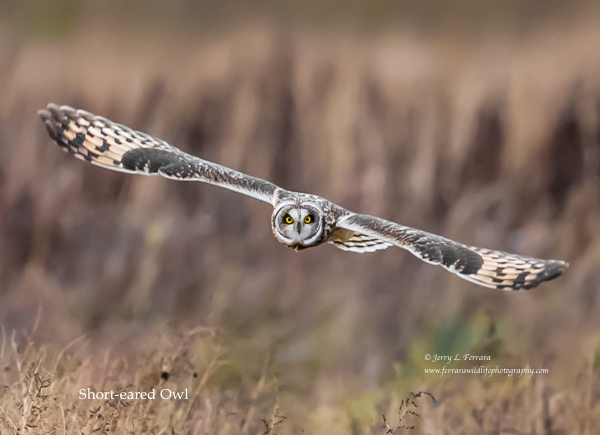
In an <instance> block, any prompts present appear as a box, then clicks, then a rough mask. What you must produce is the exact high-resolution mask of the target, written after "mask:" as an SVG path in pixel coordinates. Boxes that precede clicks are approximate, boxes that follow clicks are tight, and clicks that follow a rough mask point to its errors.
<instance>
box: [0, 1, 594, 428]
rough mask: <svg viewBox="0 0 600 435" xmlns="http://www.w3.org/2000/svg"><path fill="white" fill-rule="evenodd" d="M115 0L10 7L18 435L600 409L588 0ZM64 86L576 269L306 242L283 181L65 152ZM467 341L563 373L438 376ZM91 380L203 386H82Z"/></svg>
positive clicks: (493, 244)
mask: <svg viewBox="0 0 600 435" xmlns="http://www.w3.org/2000/svg"><path fill="white" fill-rule="evenodd" d="M24 3H25V2H24ZM34 3H35V2H32V4H34ZM117 3H118V2H110V3H107V4H108V5H110V7H108V6H107V7H103V6H102V3H101V2H90V3H89V5H87V6H81V5H79V4H78V3H77V2H69V1H62V2H57V4H58V5H60V7H58V6H57V9H54V8H51V7H50V6H47V5H46V6H44V4H45V3H44V2H38V3H35V4H37V6H27V7H26V6H22V5H21V6H19V3H17V2H6V5H8V6H10V8H8V9H7V10H9V11H10V14H9V15H5V16H4V17H3V18H1V19H0V91H1V95H2V97H1V98H0V324H1V325H2V330H1V336H0V433H2V434H4V433H6V434H16V433H20V434H24V433H58V434H62V433H135V434H141V433H164V434H171V433H173V434H180V433H191V434H259V435H260V434H282V435H283V434H301V433H304V434H327V435H337V434H372V435H379V434H382V435H383V434H384V433H392V434H396V435H397V434H403V433H412V434H415V435H417V434H462V433H464V434H468V433H477V434H500V433H503V434H509V433H510V434H514V433H518V434H567V433H568V434H593V433H598V431H600V378H599V373H600V333H599V327H600V296H599V292H598V290H599V283H600V25H599V23H600V18H599V17H600V15H599V14H598V11H597V10H596V9H594V8H593V7H592V6H591V5H592V3H591V2H590V3H589V4H588V3H587V2H577V3H574V5H577V6H573V7H572V9H573V10H571V8H564V7H562V6H557V5H556V4H554V2H549V4H550V6H552V5H554V6H552V8H554V9H551V11H552V13H551V14H550V13H548V14H541V15H542V18H543V19H542V18H540V19H539V20H537V19H534V18H532V17H534V16H536V10H535V9H533V10H528V9H526V8H524V9H519V7H520V6H519V5H521V6H522V4H521V2H509V3H510V5H512V6H510V5H509V6H510V7H509V6H507V9H506V11H504V10H500V9H497V10H496V9H494V8H492V6H491V2H487V3H485V2H484V4H488V6H489V7H490V8H491V9H485V7H483V6H480V7H482V11H487V12H486V13H485V14H483V15H482V17H481V19H479V18H478V15H477V13H478V12H477V10H475V11H474V12H473V11H472V12H473V15H472V16H471V15H469V16H467V17H463V15H464V13H465V11H467V10H471V9H469V8H468V7H467V6H465V5H462V4H461V5H459V2H453V3H454V4H456V5H457V8H458V9H457V10H450V8H449V7H448V9H444V8H439V9H438V8H436V5H438V2H427V3H424V5H425V6H423V7H424V8H425V10H424V11H423V13H424V14H425V15H424V16H426V17H431V18H430V19H431V22H429V21H427V19H426V18H423V17H421V16H420V15H419V10H418V8H417V9H411V8H409V9H406V10H404V9H402V8H400V9H398V10H396V9H394V8H392V7H391V6H389V7H390V8H391V9H390V11H391V12H390V14H392V15H394V14H395V15H394V16H396V15H398V14H400V15H401V14H402V13H406V17H405V18H404V19H402V20H398V21H394V19H392V18H390V17H388V16H387V15H386V14H387V13H386V11H387V10H388V9H386V7H383V6H381V8H377V7H373V9H372V10H371V9H369V8H367V7H366V6H361V5H360V4H359V3H358V2H349V4H350V5H351V6H348V8H349V9H350V11H349V12H348V13H347V14H342V17H341V18H340V20H339V21H336V23H337V24H336V25H331V26H329V25H328V20H332V19H333V18H332V17H333V16H334V15H335V11H336V8H342V9H343V5H338V4H335V5H334V4H333V3H332V4H331V5H330V6H328V7H327V8H326V12H324V14H323V15H322V16H321V15H320V14H318V13H317V12H315V11H314V9H313V8H315V7H316V3H313V2H308V1H305V2H299V3H298V6H294V4H293V3H291V2H284V3H282V4H283V5H284V6H277V7H276V6H274V3H269V2H262V3H261V2H259V3H260V4H261V5H262V6H261V7H262V8H263V9H261V10H274V11H276V13H275V12H274V15H273V16H267V18H264V19H258V18H256V16H257V15H258V13H255V12H252V11H251V8H250V7H249V6H246V8H248V9H247V10H246V9H243V10H241V11H238V12H237V13H229V12H227V13H226V12H223V14H224V15H223V16H221V15H219V14H216V13H215V12H214V11H213V12H210V13H209V14H208V16H206V17H203V18H202V19H200V18H198V21H197V22H196V21H195V20H196V18H197V17H198V14H201V12H202V7H205V8H206V10H207V11H210V10H212V9H211V7H212V6H211V5H212V3H211V2H203V3H202V5H204V6H202V7H201V6H190V5H189V4H188V3H193V2H183V1H181V2H173V4H176V5H179V6H178V7H179V8H180V9H177V8H175V7H172V8H169V9H168V10H162V9H161V8H160V6H158V5H157V4H156V3H150V4H151V5H153V6H152V7H149V8H148V9H147V10H146V9H144V8H143V7H142V6H141V5H139V4H137V3H135V2H131V3H127V4H130V5H131V8H132V9H131V10H129V9H127V8H125V7H124V6H119V5H118V4H117ZM376 3H377V4H378V5H384V3H385V2H376ZM534 3H536V4H540V3H539V2H534ZM28 4H29V3H28ZM82 4H83V3H82ZM224 4H225V5H229V6H227V7H225V6H223V9H222V10H223V11H227V10H228V8H235V7H236V6H235V3H233V2H232V3H228V2H226V3H224ZM385 4H386V5H387V3H385ZM390 4H391V3H390ZM186 5H187V6H186ZM426 5H431V7H432V9H433V10H435V13H434V12H432V11H428V10H427V7H426ZM458 6H460V7H458ZM518 6H519V7H518ZM550 6H548V7H549V8H550ZM186 7H189V8H190V9H189V10H188V9H186ZM269 8H272V9H269ZM511 8H512V9H511ZM141 11H145V13H142V12H141ZM511 11H512V12H511ZM479 12H481V11H479ZM138 13H139V14H138ZM162 13H164V16H161V14H162ZM246 13H247V14H248V16H249V17H252V19H250V18H249V19H248V20H244V16H245V14H246ZM278 14H280V15H278ZM294 14H297V15H301V16H302V19H301V20H299V21H293V20H289V19H288V18H286V19H283V18H282V17H289V16H293V15H294ZM353 14H358V15H360V16H362V17H366V18H364V20H362V21H360V20H358V21H360V22H357V20H356V19H354V20H353V19H352V16H354V15H353ZM427 14H429V15H427ZM186 15H189V17H187V18H186ZM230 15H231V16H230ZM448 16H449V17H451V18H450V19H448V20H443V19H442V18H443V17H448ZM517 16H518V17H520V20H517V19H515V17H517ZM232 17H233V18H232ZM419 17H421V18H419ZM563 17H564V19H563ZM159 18H160V19H159ZM495 18H498V20H497V23H498V24H497V25H493V26H492V25H487V24H489V23H490V22H492V21H493V20H494V19H495ZM411 20H412V21H411ZM223 22H226V23H228V24H226V25H225V24H223V25H220V23H223ZM415 23H416V24H415ZM428 23H429V24H428ZM49 102H54V103H57V104H67V105H70V106H73V107H77V108H82V109H85V110H88V111H90V112H93V113H95V114H98V115H102V116H105V117H107V118H109V119H111V120H114V121H116V122H119V123H122V124H125V125H128V126H131V127H133V128H135V129H137V130H143V131H146V132H148V133H151V134H153V135H155V136H157V137H160V138H162V139H165V140H167V141H169V142H171V143H173V144H175V145H176V146H178V147H180V148H182V149H183V150H185V151H188V152H190V153H192V154H195V155H198V156H201V157H202V158H204V159H206V160H210V161H214V162H218V163H220V164H223V165H226V166H229V167H232V168H235V169H237V170H240V171H243V172H246V173H249V174H252V175H255V176H258V177H261V178H265V179H269V180H271V181H273V182H275V183H276V184H278V185H280V186H282V187H285V188H288V189H294V190H299V191H304V192H311V193H315V194H318V195H321V196H324V197H326V198H328V199H330V200H332V201H334V202H335V203H337V204H340V205H341V206H343V207H345V208H348V209H350V210H353V211H357V212H362V213H367V214H372V215H377V216H381V217H384V218H386V219H389V220H392V221H396V222H399V223H402V224H404V225H409V226H413V227H417V228H420V229H424V230H427V231H430V232H434V233H438V234H443V235H444V236H447V237H450V238H453V239H455V240H458V241H461V242H464V243H468V244H471V245H477V246H483V247H489V248H494V249H500V250H505V251H510V252H515V253H518V254H521V255H527V256H535V257H540V258H557V259H563V260H566V261H568V262H569V263H570V264H571V267H570V268H569V270H568V271H567V273H566V274H565V275H564V276H563V277H561V278H559V279H557V280H555V281H552V282H549V283H545V284H543V285H542V286H540V287H539V288H537V289H535V290H532V291H528V292H527V291H525V292H513V293H505V292H501V291H493V290H489V289H485V288H481V287H477V286H475V285H473V284H470V283H468V282H466V281H463V280H460V279H458V278H457V277H455V276H454V275H452V274H449V273H447V272H446V271H444V270H443V269H441V268H437V267H434V266H431V265H428V264H425V263H423V262H421V261H419V260H418V259H416V258H414V257H413V256H412V255H411V254H410V253H408V252H405V251H402V250H400V249H388V250H386V251H382V252H376V253H372V254H363V255H358V254H353V253H349V252H343V251H341V250H338V249H336V248H335V247H333V246H330V245H328V246H323V247H318V248H315V249H309V250H305V251H302V252H300V253H296V252H293V251H292V250H289V249H286V248H285V247H283V246H281V245H279V244H278V242H277V241H276V239H275V238H274V237H273V235H272V233H271V228H270V223H269V218H270V213H271V209H270V208H269V206H268V205H266V204H264V203H261V202H258V201H255V200H253V199H251V198H246V197H241V196H239V195H237V194H235V193H233V192H229V191H226V190H223V189H218V188H215V187H212V186H208V185H205V184H199V183H177V182H173V181H170V180H166V179H162V178H161V177H142V176H131V175H125V174H120V173H115V172H110V171H107V170H105V169H102V168H97V167H93V166H91V165H87V164H84V163H83V162H80V161H78V160H76V159H74V158H72V157H71V156H68V155H67V154H64V153H62V152H61V151H60V149H59V148H58V147H57V146H55V145H54V144H53V143H52V142H51V141H50V139H49V137H48V135H47V134H46V132H45V129H44V127H43V124H42V123H41V121H40V120H39V118H38V117H37V111H38V110H39V109H41V108H43V107H45V106H46V104H47V103H49ZM456 354H459V355H461V356H462V355H464V354H470V355H483V356H489V357H490V361H484V362H483V365H487V366H489V367H490V368H494V367H501V368H514V369H523V368H525V367H530V368H533V369H548V370H549V373H548V374H535V375H533V376H529V375H523V376H518V375H513V376H507V375H505V374H494V375H492V376H487V377H484V376H483V375H481V374H445V375H444V376H439V375H435V374H426V373H425V369H432V368H433V369H436V368H437V369H441V368H442V367H443V366H444V363H442V362H433V361H427V360H426V359H425V357H426V355H432V356H433V355H456ZM480 364H481V363H480V362H474V361H462V362H453V363H451V364H449V365H448V366H447V367H448V368H453V369H458V368H473V367H476V366H478V365H480ZM88 388H89V389H90V391H93V392H106V391H111V390H112V391H115V392H133V393H135V392H150V391H152V390H153V389H154V390H156V392H160V391H161V390H169V391H174V392H181V391H187V393H188V399H165V400H163V399H154V400H150V399H141V398H138V399H135V398H133V399H128V398H127V397H125V398H124V399H120V398H119V399H106V400H105V399H87V398H86V399H82V398H80V391H81V390H82V389H83V390H85V391H87V389H88ZM421 391H423V392H426V393H429V394H431V395H433V396H434V397H435V402H434V400H433V399H432V398H431V397H430V396H428V395H427V394H422V395H421V396H420V397H415V395H417V396H418V393H419V392H421ZM407 398H408V402H407V401H406V400H407ZM407 403H408V404H407ZM382 415H385V419H384V417H382ZM400 417H402V419H401V420H400ZM413 426H414V428H413V429H410V428H411V427H413Z"/></svg>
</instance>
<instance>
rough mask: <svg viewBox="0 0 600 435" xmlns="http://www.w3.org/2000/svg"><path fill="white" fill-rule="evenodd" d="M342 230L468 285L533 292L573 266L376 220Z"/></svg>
mask: <svg viewBox="0 0 600 435" xmlns="http://www.w3.org/2000/svg"><path fill="white" fill-rule="evenodd" d="M337 227H338V228H343V229H346V230H350V231H354V232H356V233H360V234H364V235H365V236H368V237H371V238H377V239H380V240H381V241H383V242H386V243H391V244H393V245H396V246H399V247H400V248H404V249H407V250H409V251H410V252H412V253H413V254H414V255H415V256H417V257H419V258H420V259H421V260H423V261H426V262H428V263H431V264H437V265H440V266H443V267H444V268H446V269H447V270H449V271H450V272H452V273H454V274H456V275H458V276H460V277H461V278H463V279H466V280H467V281H471V282H473V283H475V284H479V285H482V286H485V287H490V288H497V289H502V290H521V289H525V290H529V289H532V288H534V287H537V286H538V285H539V284H540V283H541V282H543V281H550V280H551V279H554V278H557V277H558V276H560V275H561V274H562V273H563V272H564V271H565V270H566V269H567V267H569V265H568V264H567V263H566V262H564V261H559V260H539V259H537V258H527V257H521V256H518V255H514V254H507V253H505V252H500V251H492V250H490V249H482V248H476V247H474V246H467V245H463V244H462V243H458V242H455V241H453V240H450V239H446V238H444V237H440V236H436V235H435V234H430V233H427V232H425V231H420V230H416V229H414V228H410V227H405V226H402V225H398V224H396V223H394V222H389V221H386V220H384V219H380V218H377V217H373V216H367V215H361V214H350V215H348V216H344V217H342V218H341V219H340V220H339V221H338V223H337Z"/></svg>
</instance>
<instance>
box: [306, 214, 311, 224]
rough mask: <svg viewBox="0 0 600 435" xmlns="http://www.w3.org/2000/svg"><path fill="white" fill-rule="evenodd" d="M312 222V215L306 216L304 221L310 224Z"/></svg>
mask: <svg viewBox="0 0 600 435" xmlns="http://www.w3.org/2000/svg"><path fill="white" fill-rule="evenodd" d="M311 222H312V217H310V216H306V217H305V218H304V223H305V224H309V223H311Z"/></svg>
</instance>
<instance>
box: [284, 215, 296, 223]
mask: <svg viewBox="0 0 600 435" xmlns="http://www.w3.org/2000/svg"><path fill="white" fill-rule="evenodd" d="M285 223H286V224H293V223H294V219H293V218H292V217H291V216H290V215H287V216H286V218H285Z"/></svg>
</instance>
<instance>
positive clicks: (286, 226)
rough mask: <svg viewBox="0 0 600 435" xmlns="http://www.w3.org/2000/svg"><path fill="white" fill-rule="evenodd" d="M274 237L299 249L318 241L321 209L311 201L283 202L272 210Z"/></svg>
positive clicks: (290, 246) (321, 222)
mask: <svg viewBox="0 0 600 435" xmlns="http://www.w3.org/2000/svg"><path fill="white" fill-rule="evenodd" d="M271 224H272V227H273V233H274V234H275V237H277V239H278V240H279V241H280V242H281V243H283V244H284V245H286V246H287V247H289V248H293V249H295V250H296V251H299V250H301V249H304V248H308V247H310V246H312V245H314V244H316V242H317V241H319V239H320V237H321V235H322V234H323V211H322V210H321V208H320V207H319V206H318V205H317V204H315V203H312V202H307V201H302V202H284V203H282V204H279V206H278V207H277V208H275V210H274V211H273V219H272V221H271Z"/></svg>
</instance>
